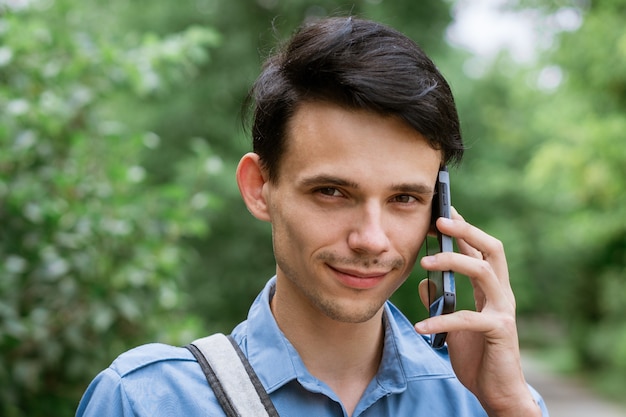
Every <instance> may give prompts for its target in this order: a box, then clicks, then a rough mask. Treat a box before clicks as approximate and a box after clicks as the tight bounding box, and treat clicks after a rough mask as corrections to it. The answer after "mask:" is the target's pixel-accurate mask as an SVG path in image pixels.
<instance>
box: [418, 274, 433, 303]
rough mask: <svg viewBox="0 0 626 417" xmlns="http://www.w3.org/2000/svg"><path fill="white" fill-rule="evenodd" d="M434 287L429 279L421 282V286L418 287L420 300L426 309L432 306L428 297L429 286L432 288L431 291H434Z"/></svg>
mask: <svg viewBox="0 0 626 417" xmlns="http://www.w3.org/2000/svg"><path fill="white" fill-rule="evenodd" d="M433 285H434V284H433V283H432V282H431V281H430V280H429V279H428V278H426V279H423V280H421V281H420V283H419V286H418V287H417V289H418V292H419V296H420V300H421V301H422V304H424V307H426V309H428V308H429V306H430V300H429V296H428V294H429V286H431V288H430V291H434V288H432V286H433Z"/></svg>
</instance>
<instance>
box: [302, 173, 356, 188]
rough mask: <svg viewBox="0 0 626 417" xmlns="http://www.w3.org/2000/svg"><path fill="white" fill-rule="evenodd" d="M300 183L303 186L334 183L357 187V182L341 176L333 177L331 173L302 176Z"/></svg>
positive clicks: (341, 185)
mask: <svg viewBox="0 0 626 417" xmlns="http://www.w3.org/2000/svg"><path fill="white" fill-rule="evenodd" d="M300 185H301V186H303V187H314V186H316V185H336V186H340V187H348V188H354V189H358V188H360V187H359V184H357V183H356V182H354V181H348V180H345V179H343V178H339V177H334V176H332V175H324V174H321V175H314V176H312V177H307V178H303V179H302V180H301V181H300Z"/></svg>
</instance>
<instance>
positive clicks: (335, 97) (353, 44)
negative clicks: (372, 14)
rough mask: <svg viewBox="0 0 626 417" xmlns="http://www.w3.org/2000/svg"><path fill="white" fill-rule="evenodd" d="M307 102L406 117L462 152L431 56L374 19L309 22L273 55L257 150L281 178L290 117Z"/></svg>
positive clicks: (256, 91) (449, 150)
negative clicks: (280, 173)
mask: <svg viewBox="0 0 626 417" xmlns="http://www.w3.org/2000/svg"><path fill="white" fill-rule="evenodd" d="M307 101H328V102H332V103H336V104H339V105H341V106H345V107H346V108H350V109H365V110H370V111H374V112H376V113H379V114H382V115H392V116H396V117H399V118H401V119H403V120H405V121H406V122H407V123H408V124H409V125H410V126H412V127H413V128H414V129H415V130H416V131H418V132H419V133H421V134H422V135H424V136H425V137H426V139H427V140H428V141H429V143H430V145H431V146H432V147H433V148H434V149H437V150H441V151H442V156H443V163H446V164H447V163H453V162H457V161H459V160H460V159H461V157H462V155H463V149H464V147H463V142H462V139H461V132H460V128H459V119H458V115H457V111H456V106H455V104H454V98H453V97H452V92H451V91H450V87H449V85H448V83H447V82H446V80H445V79H444V78H443V76H442V75H441V74H440V73H439V71H438V70H437V68H436V67H435V65H434V64H433V62H432V61H431V60H430V58H428V56H427V55H426V54H425V53H424V51H423V50H422V49H421V48H420V47H419V46H418V45H417V44H416V43H415V42H413V41H412V40H410V39H409V38H407V37H406V36H404V35H403V34H401V33H400V32H398V31H396V30H394V29H392V28H390V27H387V26H384V25H382V24H379V23H375V22H372V21H368V20H363V19H357V18H353V17H347V18H337V17H335V18H327V19H321V20H316V21H314V22H311V23H307V24H304V25H303V26H302V27H301V28H300V29H299V30H298V31H297V32H296V33H295V34H294V35H293V36H292V38H291V40H290V41H289V42H288V43H287V44H286V45H285V47H284V48H282V49H281V50H280V51H279V52H277V53H276V54H274V55H273V56H271V57H269V58H268V59H267V61H266V62H265V65H264V66H263V70H262V72H261V75H260V76H259V78H258V79H257V80H256V82H255V84H254V85H253V87H252V89H251V91H250V94H249V96H248V102H253V103H254V109H253V110H254V120H253V126H252V142H253V150H254V152H256V153H257V154H258V155H259V157H260V160H261V163H262V165H263V168H264V169H265V170H266V171H267V172H268V175H269V179H270V181H276V180H277V179H278V170H279V164H280V160H281V158H282V156H283V154H284V152H285V147H286V143H285V136H286V133H287V126H288V122H289V120H290V118H291V116H292V115H293V114H294V112H295V111H296V109H297V108H298V106H299V105H300V104H301V103H303V102H307Z"/></svg>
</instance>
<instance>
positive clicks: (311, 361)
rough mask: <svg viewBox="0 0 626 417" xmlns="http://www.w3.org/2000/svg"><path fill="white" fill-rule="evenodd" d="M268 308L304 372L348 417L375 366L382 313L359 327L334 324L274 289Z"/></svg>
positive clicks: (380, 333) (371, 377) (372, 376)
mask: <svg viewBox="0 0 626 417" xmlns="http://www.w3.org/2000/svg"><path fill="white" fill-rule="evenodd" d="M287 285H289V284H287ZM271 307H272V313H273V314H274V317H275V318H276V322H277V323H278V326H279V327H280V329H281V331H282V332H283V333H284V334H285V336H286V337H287V339H288V340H289V342H290V343H291V344H292V345H293V346H294V347H295V349H296V350H297V351H298V353H299V354H300V357H301V358H302V361H303V362H304V364H305V365H306V367H307V369H308V370H309V372H310V373H311V374H312V375H313V376H315V377H316V378H318V379H320V380H321V381H324V382H325V383H326V384H327V385H328V386H330V387H331V388H332V389H333V391H334V392H335V393H336V394H337V395H338V396H339V398H340V399H341V401H342V403H343V405H344V407H345V408H346V410H347V411H348V415H351V414H352V412H353V411H354V408H355V407H356V404H357V403H358V401H359V399H360V398H361V396H362V394H363V392H364V391H365V389H366V388H367V386H368V385H369V383H370V381H371V380H372V379H373V378H374V376H375V375H376V372H377V371H378V367H379V365H380V361H381V357H382V348H383V338H384V328H383V321H382V315H383V309H382V308H381V309H380V310H379V311H378V312H377V313H376V314H375V315H374V316H373V317H372V318H371V319H369V320H367V321H365V322H362V323H345V322H340V321H337V320H334V319H332V318H330V317H328V316H326V315H324V314H322V313H321V312H320V311H319V310H318V309H316V308H315V307H314V306H312V305H310V304H309V303H307V302H306V301H303V300H293V299H292V298H288V297H283V293H282V292H281V285H280V283H277V287H276V293H275V294H274V297H273V299H272V303H271Z"/></svg>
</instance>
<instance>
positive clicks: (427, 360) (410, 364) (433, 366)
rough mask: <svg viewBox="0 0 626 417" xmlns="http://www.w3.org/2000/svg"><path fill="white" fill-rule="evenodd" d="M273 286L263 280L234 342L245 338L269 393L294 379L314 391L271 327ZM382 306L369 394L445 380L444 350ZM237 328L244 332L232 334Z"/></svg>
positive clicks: (299, 361) (298, 361) (314, 383)
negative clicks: (381, 333) (378, 356)
mask: <svg viewBox="0 0 626 417" xmlns="http://www.w3.org/2000/svg"><path fill="white" fill-rule="evenodd" d="M275 288H276V277H274V278H272V279H270V280H269V281H268V283H267V284H266V286H265V288H264V289H263V291H262V292H261V293H260V294H259V296H258V297H257V299H256V300H255V301H254V303H253V304H252V306H251V308H250V311H249V313H248V320H247V322H244V326H240V327H238V328H236V329H235V331H234V332H233V335H234V336H235V338H236V339H240V338H245V339H246V340H245V342H244V344H245V349H246V351H247V356H248V360H249V361H250V364H251V365H252V367H253V368H254V369H255V370H256V371H257V374H258V375H259V378H260V379H261V381H262V383H263V385H264V386H265V387H266V389H267V391H268V393H272V392H273V391H275V390H277V389H279V388H280V387H282V386H283V385H285V384H286V383H288V382H289V381H292V380H294V379H298V381H299V382H300V383H301V384H302V385H304V386H306V387H307V388H308V389H310V390H315V391H319V390H320V388H319V385H320V384H319V381H318V380H317V379H316V378H314V377H313V376H312V375H311V374H310V373H309V372H308V370H307V369H306V367H305V365H304V363H303V362H302V359H301V358H300V355H299V354H298V352H297V351H296V350H295V348H294V347H293V345H292V344H291V343H290V342H289V341H288V340H287V339H286V338H285V335H284V334H283V333H282V331H281V330H280V329H279V328H278V325H277V324H276V320H275V319H274V316H273V314H272V311H271V309H270V300H271V299H272V297H273V295H274V291H275ZM384 308H385V313H384V325H385V341H384V348H383V356H382V360H381V364H380V367H379V370H378V373H377V375H376V378H375V380H374V381H372V384H370V388H368V391H369V390H370V389H373V390H382V391H383V392H382V393H381V394H389V393H396V392H402V391H404V390H405V389H406V386H407V379H416V378H442V377H450V376H451V375H452V371H451V369H450V367H449V364H447V362H446V360H445V356H446V355H447V352H444V351H439V352H436V351H433V349H431V348H430V346H429V345H428V342H427V341H426V340H425V339H424V337H422V336H420V335H419V334H418V333H416V332H415V329H414V328H413V325H412V324H411V323H410V322H409V321H408V319H407V318H406V317H405V316H404V315H403V314H402V313H401V312H400V311H399V310H398V309H397V308H396V307H395V306H393V305H392V304H391V303H390V302H387V303H386V304H385V307H384ZM241 330H244V331H245V334H240V335H237V333H238V332H239V331H241ZM315 387H318V388H317V389H316V388H315Z"/></svg>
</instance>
